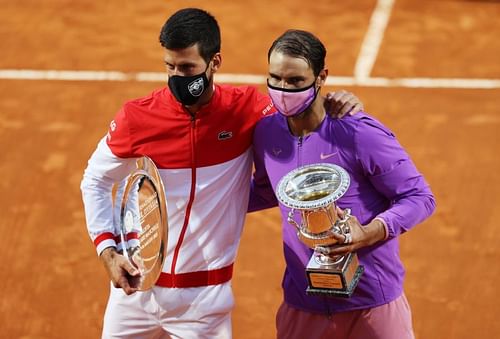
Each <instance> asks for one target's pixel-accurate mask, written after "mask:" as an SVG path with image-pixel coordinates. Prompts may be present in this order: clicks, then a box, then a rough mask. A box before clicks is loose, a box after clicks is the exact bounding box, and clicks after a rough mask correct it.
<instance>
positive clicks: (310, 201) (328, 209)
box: [276, 163, 364, 297]
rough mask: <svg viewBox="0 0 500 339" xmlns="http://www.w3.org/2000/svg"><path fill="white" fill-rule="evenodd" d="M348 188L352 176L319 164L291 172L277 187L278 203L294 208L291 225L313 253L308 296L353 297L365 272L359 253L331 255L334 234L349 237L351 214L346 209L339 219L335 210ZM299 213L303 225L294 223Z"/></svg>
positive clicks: (336, 167) (330, 166)
mask: <svg viewBox="0 0 500 339" xmlns="http://www.w3.org/2000/svg"><path fill="white" fill-rule="evenodd" d="M349 184H350V178H349V174H348V173H347V172H346V170H344V169H343V168H342V167H340V166H337V165H333V164H328V163H320V164H313V165H306V166H302V167H299V168H297V169H295V170H292V171H290V172H289V173H288V174H286V175H285V176H284V177H283V178H282V179H281V180H280V181H279V183H278V185H277V188H276V195H277V197H278V200H279V201H280V202H281V203H282V204H283V205H285V206H287V207H290V208H291V210H290V212H289V214H288V222H289V223H290V224H292V225H293V226H295V228H296V229H297V235H298V237H299V239H300V240H301V241H302V242H303V243H304V244H306V245H307V246H308V247H310V248H312V249H313V250H314V253H313V255H312V257H311V259H310V260H309V263H308V264H307V267H306V274H307V279H308V282H309V286H308V288H307V291H306V293H307V294H311V295H328V296H334V297H350V296H351V295H352V293H353V292H354V289H355V288H356V285H357V284H358V281H359V279H360V277H361V275H362V273H363V271H364V268H363V266H360V265H359V262H358V257H357V255H356V253H349V254H346V255H342V256H336V257H332V256H329V255H328V253H329V248H330V247H331V246H336V245H337V246H338V245H339V244H338V243H337V240H336V239H335V238H333V236H332V234H333V233H337V234H342V235H347V236H348V237H350V234H349V233H350V230H349V226H348V225H347V220H348V219H349V217H350V210H349V209H346V210H345V212H346V213H345V217H344V218H343V219H340V218H339V217H338V216H337V213H336V207H335V201H336V200H338V199H339V198H340V197H342V196H343V195H344V193H345V192H346V191H347V189H348V188H349ZM296 210H298V211H299V212H300V215H301V219H302V220H301V223H300V224H299V223H297V222H296V221H295V220H294V214H295V211H296Z"/></svg>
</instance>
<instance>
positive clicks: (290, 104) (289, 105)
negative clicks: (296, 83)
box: [267, 81, 317, 117]
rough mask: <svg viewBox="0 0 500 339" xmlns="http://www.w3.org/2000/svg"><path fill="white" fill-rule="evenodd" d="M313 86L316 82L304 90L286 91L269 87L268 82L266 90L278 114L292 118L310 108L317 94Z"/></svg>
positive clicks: (285, 89)
mask: <svg viewBox="0 0 500 339" xmlns="http://www.w3.org/2000/svg"><path fill="white" fill-rule="evenodd" d="M315 84H316V82H313V83H312V84H311V85H310V86H307V87H305V88H299V89H287V88H282V87H274V86H271V85H269V81H268V82H267V90H268V91H269V96H270V97H271V100H272V102H273V105H274V107H276V109H277V110H278V112H280V113H281V114H283V115H284V116H287V117H293V116H295V115H298V114H300V113H302V112H304V111H305V110H306V109H308V108H309V106H311V104H312V102H313V101H314V99H315V98H316V94H317V92H316V88H315V87H314V85H315Z"/></svg>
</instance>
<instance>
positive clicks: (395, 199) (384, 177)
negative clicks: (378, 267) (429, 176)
mask: <svg viewBox="0 0 500 339" xmlns="http://www.w3.org/2000/svg"><path fill="white" fill-rule="evenodd" d="M356 154H357V157H358V161H360V162H361V165H362V167H363V169H364V171H365V175H367V176H368V177H369V178H370V181H371V183H372V184H373V186H374V187H375V188H376V189H377V191H379V192H380V193H381V194H383V195H384V196H385V197H387V198H388V199H389V200H390V201H391V206H390V207H389V208H388V209H387V210H385V211H384V212H382V213H380V214H379V215H378V216H377V218H380V219H382V220H383V221H384V222H385V224H386V225H387V230H388V233H389V234H388V235H387V236H388V238H392V237H396V236H398V235H400V234H401V233H404V232H406V231H408V230H409V229H411V228H412V227H413V226H415V225H417V224H418V223H421V222H422V221H424V220H425V219H426V218H428V217H429V216H430V215H431V214H432V213H433V212H434V209H435V200H434V196H433V194H432V192H431V190H430V187H429V185H428V183H427V182H426V181H425V179H424V177H423V176H422V174H420V173H419V172H418V170H417V168H416V167H415V165H414V163H413V162H412V160H411V159H410V157H409V155H408V154H407V153H406V151H405V150H404V149H403V147H402V146H401V145H400V144H399V142H398V141H397V140H396V137H395V136H394V134H393V133H392V132H391V131H390V130H388V129H387V128H386V127H384V126H383V125H382V124H380V123H379V122H378V121H376V120H374V119H371V118H369V117H364V118H362V119H361V120H360V123H359V125H358V129H357V131H356Z"/></svg>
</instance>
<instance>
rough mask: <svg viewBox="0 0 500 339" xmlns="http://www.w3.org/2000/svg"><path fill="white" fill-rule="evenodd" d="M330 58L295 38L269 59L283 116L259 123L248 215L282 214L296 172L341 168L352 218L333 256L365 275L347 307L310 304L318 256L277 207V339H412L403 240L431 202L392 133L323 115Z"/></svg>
mask: <svg viewBox="0 0 500 339" xmlns="http://www.w3.org/2000/svg"><path fill="white" fill-rule="evenodd" d="M325 55H326V50H325V47H324V46H323V44H322V43H321V41H319V40H318V39H317V38H316V37H315V36H314V35H312V34H310V33H308V32H304V31H298V30H289V31H287V32H285V33H284V34H283V35H282V36H280V37H279V38H278V39H277V40H276V41H274V43H273V45H272V46H271V48H270V50H269V53H268V59H269V78H268V90H269V94H270V96H271V99H272V101H273V104H274V106H275V108H276V109H277V111H278V112H279V113H280V114H274V115H271V116H268V117H265V118H263V119H262V120H261V121H260V122H259V123H258V124H257V127H256V130H255V134H254V158H255V159H254V160H255V166H256V167H255V173H254V180H253V183H252V194H251V200H250V206H249V210H250V211H255V210H260V209H263V208H268V207H272V206H277V205H278V201H277V199H276V196H275V193H274V192H275V190H276V186H277V184H278V182H279V180H280V179H281V178H282V177H283V176H284V175H286V174H287V173H288V172H290V171H291V170H293V169H295V168H297V167H300V166H303V165H307V164H314V163H325V162H327V163H332V164H336V165H339V166H341V167H343V168H344V169H345V170H346V171H347V172H348V173H349V175H350V178H351V183H350V186H349V189H348V190H347V192H346V194H345V195H344V196H343V197H341V198H340V199H339V200H337V201H336V204H337V205H338V206H339V207H340V208H342V209H345V208H350V209H351V211H352V215H353V216H355V217H352V218H351V219H350V221H349V226H350V229H351V235H352V240H351V241H349V239H346V237H344V236H342V235H339V236H338V239H337V240H338V241H339V242H340V243H343V245H342V246H338V247H337V248H335V249H334V250H333V252H332V253H331V254H332V255H339V254H346V253H349V252H356V253H357V255H358V258H359V261H360V265H363V266H364V269H365V271H364V273H363V275H362V276H361V279H360V281H359V283H358V286H357V287H356V289H355V291H354V293H353V295H352V296H351V297H350V298H332V297H323V296H311V295H307V294H306V289H307V286H308V283H307V278H306V273H305V268H306V265H307V263H308V261H309V259H310V257H311V255H312V250H311V249H310V248H309V247H307V246H306V245H304V244H303V243H302V242H301V241H300V240H299V238H298V237H297V232H296V229H295V228H294V227H293V226H291V225H290V224H289V223H288V222H287V221H286V220H287V215H288V212H289V210H290V209H289V208H287V207H285V206H284V205H281V204H280V205H279V207H280V210H281V214H282V220H283V227H282V228H283V230H282V231H283V245H284V255H285V260H286V270H285V274H284V278H283V284H282V285H283V290H284V302H283V303H282V305H281V307H280V309H279V311H278V314H277V317H276V324H277V332H278V338H286V339H290V338H363V339H370V338H379V339H382V338H383V339H405V338H414V334H413V328H412V321H411V311H410V307H409V305H408V302H407V300H406V297H405V295H404V292H403V279H404V268H403V265H402V263H401V260H400V257H399V239H398V237H399V235H401V234H402V233H404V232H406V231H408V230H409V229H411V228H412V227H414V226H415V225H416V224H418V223H420V222H422V221H423V220H425V219H426V218H427V217H429V216H430V215H431V214H432V212H433V211H434V208H435V202H434V197H433V194H432V192H431V190H430V188H429V185H428V184H427V183H426V181H425V179H424V178H423V176H422V175H421V174H420V173H419V172H418V170H417V169H416V167H415V165H414V164H413V162H412V161H411V159H410V157H409V155H408V154H407V153H406V151H405V150H404V149H403V147H402V146H401V145H400V144H399V143H398V141H397V140H396V138H395V136H394V134H393V133H392V132H391V131H390V130H389V129H388V128H387V127H385V126H384V125H382V124H381V123H380V122H379V121H377V120H375V119H374V118H373V117H371V116H369V115H367V114H365V113H358V114H355V115H353V116H347V117H345V118H343V119H335V118H331V117H330V116H328V114H325V110H324V108H323V101H324V98H323V97H322V96H321V95H319V94H318V93H319V92H320V89H321V87H322V86H323V85H324V83H325V80H326V77H327V75H328V70H327V69H326V68H325V65H324V60H325ZM297 222H299V220H297ZM346 240H347V241H346ZM347 242H349V243H347Z"/></svg>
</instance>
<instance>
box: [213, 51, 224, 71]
mask: <svg viewBox="0 0 500 339" xmlns="http://www.w3.org/2000/svg"><path fill="white" fill-rule="evenodd" d="M221 65H222V55H221V54H220V52H219V53H215V54H214V56H213V58H212V67H211V71H212V73H216V72H217V71H218V70H219V68H220V66H221Z"/></svg>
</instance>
